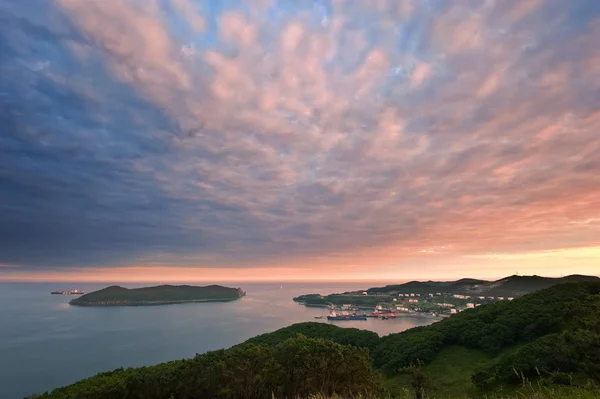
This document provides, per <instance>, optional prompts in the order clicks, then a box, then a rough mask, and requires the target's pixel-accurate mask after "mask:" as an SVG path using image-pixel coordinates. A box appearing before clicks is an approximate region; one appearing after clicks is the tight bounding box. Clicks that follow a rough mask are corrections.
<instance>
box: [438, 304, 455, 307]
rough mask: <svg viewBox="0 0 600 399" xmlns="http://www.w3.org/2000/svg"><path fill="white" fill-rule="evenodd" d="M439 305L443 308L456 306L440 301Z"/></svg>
mask: <svg viewBox="0 0 600 399" xmlns="http://www.w3.org/2000/svg"><path fill="white" fill-rule="evenodd" d="M437 305H438V306H440V307H442V308H453V307H454V305H453V304H451V303H438V304H437Z"/></svg>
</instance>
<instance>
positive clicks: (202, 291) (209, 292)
mask: <svg viewBox="0 0 600 399" xmlns="http://www.w3.org/2000/svg"><path fill="white" fill-rule="evenodd" d="M244 295H245V292H244V291H242V289H241V288H230V287H223V286H220V285H209V286H206V287H196V286H191V285H159V286H156V287H143V288H132V289H129V288H124V287H120V286H118V285H112V286H110V287H106V288H103V289H101V290H98V291H94V292H90V293H89V294H85V295H82V296H80V297H78V298H75V299H73V300H72V301H70V302H69V304H71V305H75V306H152V305H169V304H177V303H188V302H228V301H234V300H236V299H239V298H241V297H242V296H244Z"/></svg>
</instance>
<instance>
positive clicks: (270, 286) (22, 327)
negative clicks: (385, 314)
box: [0, 282, 435, 399]
mask: <svg viewBox="0 0 600 399" xmlns="http://www.w3.org/2000/svg"><path fill="white" fill-rule="evenodd" d="M385 284H386V283H381V284H377V283H374V282H368V283H355V282H352V283H335V284H334V283H314V282H311V283H243V282H240V283H237V284H231V283H228V284H226V285H228V286H232V287H242V288H243V289H244V290H245V291H246V293H247V294H246V296H245V297H243V298H242V299H240V300H238V301H234V302H223V303H219V302H215V303H188V304H178V305H164V306H139V307H77V306H70V305H69V303H68V302H69V300H71V299H73V296H69V295H64V296H63V295H50V292H51V291H55V290H71V289H82V290H84V291H85V292H91V291H95V290H98V289H101V288H103V287H105V286H107V284H105V283H104V284H97V283H54V282H53V283H6V282H3V283H0V398H1V399H17V398H19V399H20V398H23V397H25V396H28V395H31V394H36V393H43V392H45V391H51V390H52V389H54V388H57V387H60V386H64V385H68V384H71V383H73V382H75V381H77V380H80V379H82V378H86V377H90V376H93V375H94V374H96V373H99V372H102V371H108V370H113V369H116V368H119V367H137V366H144V365H153V364H156V363H160V362H165V361H169V360H177V359H183V358H189V357H193V356H194V355H195V354H197V353H204V352H206V351H210V350H215V349H220V348H228V347H230V346H232V345H236V344H239V343H241V342H243V341H245V340H246V339H248V338H251V337H254V336H256V335H258V334H262V333H266V332H271V331H275V330H277V329H279V328H282V327H285V326H289V325H291V324H294V323H299V322H305V321H315V322H323V323H332V324H335V325H339V326H340V327H355V328H360V329H365V330H371V331H374V332H376V333H378V334H379V335H380V336H383V335H387V334H390V333H396V332H400V331H404V330H406V329H408V328H411V327H415V326H423V325H427V324H431V323H433V322H435V320H434V319H430V318H424V317H418V316H403V317H398V318H397V319H394V320H379V319H368V320H366V321H360V320H359V321H331V322H329V321H327V319H326V317H325V318H323V319H315V316H326V315H327V314H328V310H327V309H325V308H311V307H305V306H303V305H301V304H298V303H296V302H294V301H293V300H292V298H293V297H295V296H298V295H301V294H308V293H319V294H329V293H334V292H344V291H351V290H358V289H366V288H368V287H373V286H378V285H385ZM121 285H123V286H125V287H128V288H135V287H141V286H144V285H148V284H130V283H128V284H121Z"/></svg>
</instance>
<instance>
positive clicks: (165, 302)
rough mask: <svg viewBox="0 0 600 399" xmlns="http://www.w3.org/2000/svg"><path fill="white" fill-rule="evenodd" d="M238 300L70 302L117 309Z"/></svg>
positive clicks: (235, 299)
mask: <svg viewBox="0 0 600 399" xmlns="http://www.w3.org/2000/svg"><path fill="white" fill-rule="evenodd" d="M241 298H242V297H241V296H240V297H238V298H223V299H189V300H188V299H186V300H178V301H146V302H128V301H123V302H118V303H98V302H85V303H73V302H75V301H76V300H73V301H70V302H69V305H70V306H84V307H116V306H162V305H178V304H182V303H200V302H233V301H237V300H238V299H241Z"/></svg>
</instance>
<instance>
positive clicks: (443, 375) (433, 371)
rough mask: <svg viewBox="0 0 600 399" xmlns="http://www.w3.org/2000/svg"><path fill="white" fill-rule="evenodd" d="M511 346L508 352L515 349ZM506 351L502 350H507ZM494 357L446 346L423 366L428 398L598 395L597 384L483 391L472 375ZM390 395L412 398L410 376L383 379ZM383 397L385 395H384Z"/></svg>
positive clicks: (588, 398) (594, 398)
mask: <svg viewBox="0 0 600 399" xmlns="http://www.w3.org/2000/svg"><path fill="white" fill-rule="evenodd" d="M514 350H516V348H510V349H508V350H507V351H505V352H508V351H514ZM505 352H503V353H505ZM493 361H494V358H492V357H490V356H488V355H486V354H485V353H483V352H481V351H479V350H474V349H468V348H464V347H460V346H451V347H447V348H444V349H443V350H442V351H440V353H439V354H438V355H437V356H436V358H435V359H434V360H433V361H432V362H431V363H430V364H428V365H426V366H424V367H423V371H424V372H425V374H426V375H427V376H429V378H430V379H431V381H432V385H433V386H432V388H430V389H429V390H427V391H426V395H425V398H428V399H450V398H452V399H462V398H465V399H466V398H473V399H475V398H477V399H479V398H481V399H525V398H527V399H529V398H531V399H563V398H564V399H576V398H577V399H598V398H600V390H598V387H595V388H594V387H592V386H590V387H587V388H585V387H569V386H544V385H542V384H540V383H533V384H532V383H528V384H525V385H518V386H498V387H496V389H494V391H492V392H481V391H480V390H479V389H477V387H475V385H473V383H472V382H471V375H472V374H473V373H474V372H475V371H477V370H478V369H479V368H480V367H485V366H487V365H489V364H490V363H492V362H493ZM384 387H385V389H386V390H387V391H388V392H389V396H387V397H386V396H384V397H383V398H397V399H409V398H410V399H412V398H414V397H415V394H414V390H413V389H412V388H411V377H410V375H408V374H400V375H397V376H394V377H391V378H388V379H386V380H385V381H384ZM383 398H382V399H383Z"/></svg>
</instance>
